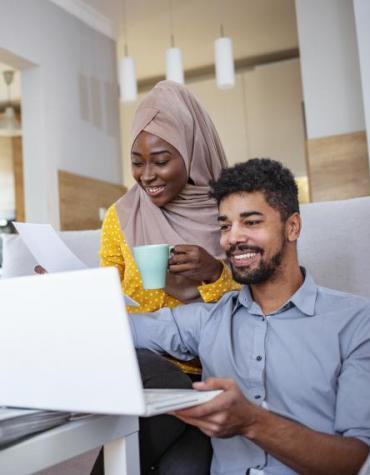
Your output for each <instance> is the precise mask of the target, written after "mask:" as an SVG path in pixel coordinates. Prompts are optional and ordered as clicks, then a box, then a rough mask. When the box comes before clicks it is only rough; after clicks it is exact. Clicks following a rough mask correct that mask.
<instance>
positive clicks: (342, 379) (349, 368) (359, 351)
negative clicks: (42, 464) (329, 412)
mask: <svg viewBox="0 0 370 475" xmlns="http://www.w3.org/2000/svg"><path fill="white" fill-rule="evenodd" d="M361 313H362V315H361V316H360V318H359V320H360V323H359V324H358V325H357V326H356V329H355V331H354V333H353V336H352V337H351V343H350V345H348V349H347V350H346V354H345V357H344V360H343V364H342V369H341V372H340V375H339V379H338V392H337V405H336V417H335V430H336V432H337V433H340V434H342V435H343V436H346V437H355V438H358V439H360V440H362V441H363V442H365V443H366V444H368V445H370V306H369V305H368V306H367V308H366V309H365V310H364V311H362V312H361Z"/></svg>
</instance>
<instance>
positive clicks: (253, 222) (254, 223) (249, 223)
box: [245, 219, 261, 226]
mask: <svg viewBox="0 0 370 475" xmlns="http://www.w3.org/2000/svg"><path fill="white" fill-rule="evenodd" d="M260 222H261V221H260V220H255V219H251V220H248V221H246V222H245V224H246V225H247V226H257V224H260Z"/></svg>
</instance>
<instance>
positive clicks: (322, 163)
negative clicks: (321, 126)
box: [307, 131, 370, 201]
mask: <svg viewBox="0 0 370 475" xmlns="http://www.w3.org/2000/svg"><path fill="white" fill-rule="evenodd" d="M307 151H308V168H309V178H310V191H311V200H312V201H326V200H341V199H348V198H355V197H359V196H367V195H369V194H370V177H369V158H368V150H367V142H366V132H362V131H361V132H354V133H351V134H343V135H333V136H330V137H323V138H319V139H309V140H307Z"/></svg>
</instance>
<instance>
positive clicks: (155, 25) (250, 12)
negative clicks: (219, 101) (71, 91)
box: [0, 0, 298, 109]
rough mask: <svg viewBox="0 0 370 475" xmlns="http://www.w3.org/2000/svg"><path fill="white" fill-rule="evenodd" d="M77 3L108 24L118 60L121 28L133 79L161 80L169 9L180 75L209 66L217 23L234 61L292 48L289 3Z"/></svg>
mask: <svg viewBox="0 0 370 475" xmlns="http://www.w3.org/2000/svg"><path fill="white" fill-rule="evenodd" d="M79 1H80V2H84V3H86V4H87V6H88V7H89V8H92V9H94V10H96V11H97V12H98V13H100V14H101V15H103V16H105V17H107V18H108V19H109V20H110V21H111V22H112V25H113V29H114V31H115V32H116V38H117V52H118V56H119V57H120V56H122V55H123V45H124V41H123V36H124V34H123V33H124V23H126V36H127V40H128V41H127V42H128V48H129V54H130V55H131V56H133V57H134V59H135V63H136V71H137V77H138V78H139V79H146V78H151V77H156V76H160V75H164V70H165V65H164V52H165V49H166V48H168V47H169V45H170V32H171V28H170V5H172V18H173V33H174V36H175V42H176V46H178V47H180V48H181V50H182V54H183V61H184V68H185V70H190V69H196V68H201V67H204V66H208V65H212V64H213V62H214V58H213V42H214V40H215V39H216V38H217V37H218V36H219V26H220V23H221V22H222V23H223V26H224V31H225V36H230V37H231V38H232V40H233V48H234V56H235V59H243V58H249V57H251V56H256V55H265V54H268V53H273V52H277V51H283V50H288V49H292V48H297V47H298V36H297V25H296V15H295V6H294V0H79ZM124 2H125V3H124ZM124 10H125V11H126V22H124V21H123V20H124V14H123V11H124ZM4 69H9V68H8V66H6V65H4V64H1V63H0V74H1V77H0V109H2V108H3V107H4V105H5V104H6V101H7V88H6V86H5V83H4V80H3V77H2V71H3V70H4ZM11 93H12V99H13V100H14V102H19V100H20V94H21V92H20V80H19V73H17V74H16V75H15V79H14V83H13V84H12V86H11Z"/></svg>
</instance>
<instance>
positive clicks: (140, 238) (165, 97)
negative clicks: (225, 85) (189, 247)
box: [116, 81, 227, 257]
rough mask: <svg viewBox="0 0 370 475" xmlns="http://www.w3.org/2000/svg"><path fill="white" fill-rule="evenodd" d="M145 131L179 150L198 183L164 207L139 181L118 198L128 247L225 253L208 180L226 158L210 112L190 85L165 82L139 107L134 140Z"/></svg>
mask: <svg viewBox="0 0 370 475" xmlns="http://www.w3.org/2000/svg"><path fill="white" fill-rule="evenodd" d="M143 130H145V131H146V132H149V133H151V134H153V135H156V136H158V137H160V138H161V139H163V140H165V141H166V142H168V143H169V144H171V145H172V146H173V147H175V148H176V149H177V150H178V151H179V152H180V154H181V156H182V158H183V160H184V162H185V166H186V170H187V173H188V177H189V178H191V180H192V182H193V183H194V184H189V183H188V184H187V185H185V187H184V188H183V190H182V191H181V193H180V194H179V195H178V196H177V198H176V199H175V200H173V201H171V202H170V203H168V204H167V205H165V206H164V207H163V208H159V207H157V206H155V205H154V204H153V203H152V202H151V200H150V198H149V197H148V195H147V194H146V193H145V191H144V190H143V189H142V188H141V187H140V186H139V185H138V184H136V185H135V186H134V187H133V188H131V189H130V190H129V191H128V192H127V193H126V194H125V195H124V196H123V197H122V198H121V199H119V200H118V201H117V203H116V211H117V214H118V218H119V221H120V224H121V227H122V230H123V233H124V236H125V239H126V241H127V243H128V245H129V246H130V247H131V248H132V247H133V246H138V245H142V244H157V243H168V244H171V245H176V244H198V245H199V246H202V247H203V248H204V249H206V250H207V251H208V252H209V253H210V254H212V255H213V256H216V257H223V252H222V250H221V247H220V244H219V227H218V224H217V206H216V203H215V201H214V200H213V199H211V198H209V196H208V191H209V187H208V183H209V181H210V180H211V179H216V178H218V176H219V174H220V172H221V169H222V168H223V167H225V166H227V162H226V158H225V153H224V150H223V148H222V145H221V142H220V139H219V136H218V134H217V131H216V129H215V127H214V125H213V123H212V121H211V119H210V117H209V115H208V113H207V112H206V111H205V109H204V108H203V107H202V106H201V105H200V104H199V102H198V101H197V99H196V98H195V97H194V96H193V94H192V93H191V92H190V91H189V90H188V89H186V87H184V86H182V85H180V84H177V83H175V82H172V81H161V82H159V83H158V84H157V85H156V86H155V87H154V88H153V89H152V90H151V91H150V92H149V94H148V95H147V96H146V97H145V98H144V100H143V101H142V102H141V104H140V105H139V107H138V109H137V111H136V114H135V117H134V121H133V125H132V134H133V137H132V143H134V141H135V139H136V137H137V136H138V134H139V133H140V132H141V131H143Z"/></svg>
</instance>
